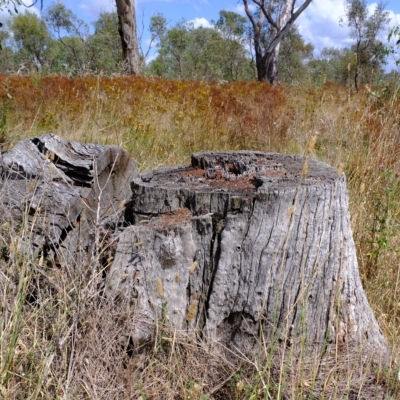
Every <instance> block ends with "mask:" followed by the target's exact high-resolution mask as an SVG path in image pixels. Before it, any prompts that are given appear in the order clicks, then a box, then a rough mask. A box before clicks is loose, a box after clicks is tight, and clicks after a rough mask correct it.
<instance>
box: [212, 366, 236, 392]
mask: <svg viewBox="0 0 400 400" xmlns="http://www.w3.org/2000/svg"><path fill="white" fill-rule="evenodd" d="M240 368H241V366H240V367H239V368H237V369H236V370H235V371H233V372H232V373H231V374H230V375H229V376H228V378H226V379H225V380H224V381H223V382H221V383H220V384H219V385H217V386H216V387H215V388H214V389H212V390H211V392H208V393H207V395H206V397H210V396H212V395H213V394H214V393H216V392H218V390H220V389H222V388H223V387H224V386H225V385H226V384H227V383H228V382H229V381H230V380H231V379H232V378H233V377H234V376H235V375H236V374H237V373H238V372H239V371H240Z"/></svg>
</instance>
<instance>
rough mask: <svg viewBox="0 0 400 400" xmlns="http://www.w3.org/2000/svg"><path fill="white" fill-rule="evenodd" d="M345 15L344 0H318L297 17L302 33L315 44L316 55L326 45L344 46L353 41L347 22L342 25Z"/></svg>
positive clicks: (306, 39) (308, 40)
mask: <svg viewBox="0 0 400 400" xmlns="http://www.w3.org/2000/svg"><path fill="white" fill-rule="evenodd" d="M344 15H345V8H344V1H343V0H318V1H313V2H311V4H310V5H309V6H308V7H307V8H306V10H305V11H304V12H303V13H302V14H301V15H300V17H299V18H298V19H297V21H296V24H297V25H298V26H299V30H300V33H301V35H302V36H303V38H304V40H305V41H307V42H311V43H312V44H313V45H314V46H315V55H316V56H318V55H319V53H320V51H321V50H322V48H324V47H337V48H342V47H346V46H349V44H351V43H352V41H351V39H349V38H350V32H349V29H348V27H347V26H346V24H343V26H340V20H341V18H343V17H344Z"/></svg>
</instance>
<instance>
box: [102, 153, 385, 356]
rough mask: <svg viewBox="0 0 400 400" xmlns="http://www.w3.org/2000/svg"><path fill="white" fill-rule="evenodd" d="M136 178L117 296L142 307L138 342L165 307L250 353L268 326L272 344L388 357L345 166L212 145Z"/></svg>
mask: <svg viewBox="0 0 400 400" xmlns="http://www.w3.org/2000/svg"><path fill="white" fill-rule="evenodd" d="M305 163H306V164H307V166H306V167H305ZM131 186H132V192H133V197H132V202H131V203H130V205H129V213H128V214H129V215H130V222H131V223H133V225H132V226H130V227H127V228H126V229H125V230H124V231H123V232H122V233H121V235H120V238H119V243H118V248H117V251H116V255H115V260H114V263H113V265H112V267H111V270H110V273H109V276H108V278H107V287H106V293H107V295H108V296H109V297H111V298H114V299H115V301H121V302H125V304H131V305H132V307H133V309H135V310H136V314H134V315H135V318H137V324H136V327H137V329H136V331H135V332H134V334H133V338H134V342H135V343H137V344H138V343H141V342H142V341H144V340H148V339H149V338H150V337H151V335H152V332H154V330H153V328H152V327H153V326H154V324H155V323H156V322H157V319H159V318H160V317H161V315H162V313H166V314H167V315H168V317H169V320H170V321H171V322H172V323H173V325H174V326H175V327H177V328H178V329H185V330H186V329H189V330H191V329H197V330H198V331H200V332H202V334H203V336H205V337H208V338H209V339H211V340H216V341H217V342H219V343H222V344H224V345H226V346H227V347H229V348H231V349H237V348H238V349H240V350H241V351H244V352H246V353H252V352H256V351H258V350H259V346H260V340H259V339H260V336H259V335H260V332H262V333H263V335H264V338H265V340H266V343H268V344H269V345H271V344H274V343H275V344H281V345H286V346H295V348H296V346H297V345H298V344H299V342H300V341H301V342H302V343H303V346H305V348H306V349H307V351H310V350H315V351H317V352H321V351H322V352H323V351H325V352H329V350H328V349H329V345H332V348H333V349H336V350H337V349H338V348H339V349H340V348H341V349H343V348H346V349H347V350H346V351H348V349H349V348H351V349H353V350H354V351H362V352H365V354H368V355H371V354H372V353H373V352H376V353H380V354H386V351H387V348H386V342H385V339H384V337H383V335H382V333H381V331H380V329H379V326H378V324H377V321H376V319H375V317H374V315H373V312H372V310H371V309H370V306H369V304H368V301H367V299H366V296H365V294H364V291H363V288H362V285H361V281H360V278H359V273H358V265H357V258H356V252H355V246H354V242H353V238H352V231H351V226H350V217H349V211H348V198H347V190H346V180H345V176H344V175H343V174H342V175H340V176H339V175H338V171H337V169H335V168H332V167H330V166H328V165H327V164H324V163H322V162H318V161H316V160H313V159H308V160H305V159H304V158H302V157H300V156H291V155H282V154H274V153H267V154H264V153H257V152H211V153H199V154H194V155H193V156H192V164H191V166H179V167H175V168H164V169H158V170H155V171H151V172H148V173H145V174H142V175H141V176H140V177H138V178H135V179H134V180H133V182H132V185H131ZM297 347H298V346H297ZM336 350H335V351H336ZM310 354H312V353H310Z"/></svg>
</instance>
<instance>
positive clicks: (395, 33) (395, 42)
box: [384, 25, 400, 68]
mask: <svg viewBox="0 0 400 400" xmlns="http://www.w3.org/2000/svg"><path fill="white" fill-rule="evenodd" d="M387 40H388V43H389V45H388V47H386V48H385V49H384V53H385V55H386V56H391V57H393V58H394V61H395V63H396V65H397V67H398V68H400V55H399V54H398V49H399V47H400V26H399V25H398V26H395V27H393V28H391V29H390V30H389V34H388V38H387Z"/></svg>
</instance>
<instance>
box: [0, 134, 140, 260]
mask: <svg viewBox="0 0 400 400" xmlns="http://www.w3.org/2000/svg"><path fill="white" fill-rule="evenodd" d="M1 161H2V164H1V182H0V185H1V186H0V190H1V203H2V208H3V218H5V219H6V218H8V219H9V217H10V216H11V217H12V221H14V222H16V223H18V224H19V223H21V221H23V220H24V221H26V222H27V223H28V224H29V225H30V227H31V228H30V230H32V233H33V236H32V237H31V238H26V243H25V244H26V246H27V247H29V248H30V249H31V251H36V250H37V249H38V248H40V249H43V250H45V252H50V253H52V254H53V257H55V259H57V260H58V261H59V262H64V263H67V264H70V265H77V266H80V265H82V264H83V258H84V259H87V257H88V255H89V257H90V254H91V253H92V250H93V247H94V245H95V244H96V243H95V241H96V232H99V231H100V230H101V229H102V228H103V229H104V230H107V229H109V228H110V227H111V226H113V225H114V226H115V224H117V223H118V221H123V214H124V204H125V202H126V201H128V200H129V197H130V189H129V183H130V182H131V181H132V179H133V178H135V177H136V176H137V175H138V170H137V165H136V162H135V161H134V160H133V159H132V157H131V155H130V154H129V153H128V152H126V151H125V150H123V149H121V148H119V147H116V146H101V145H96V144H87V145H85V144H81V143H77V142H72V141H65V140H63V139H61V138H59V137H57V136H55V135H52V134H47V135H44V136H40V137H35V138H32V139H27V140H22V141H21V142H19V143H17V145H16V146H15V147H14V148H13V149H11V150H10V151H7V152H4V153H2V154H1Z"/></svg>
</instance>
